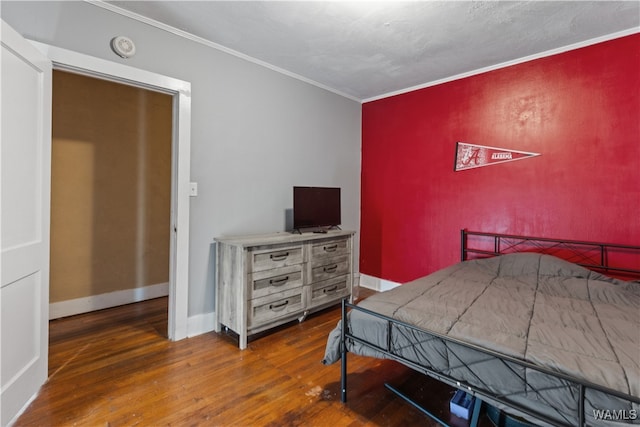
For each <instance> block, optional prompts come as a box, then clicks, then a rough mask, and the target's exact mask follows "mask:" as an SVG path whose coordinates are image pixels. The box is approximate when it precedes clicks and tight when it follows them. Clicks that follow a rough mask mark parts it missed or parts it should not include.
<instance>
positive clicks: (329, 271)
mask: <svg viewBox="0 0 640 427" xmlns="http://www.w3.org/2000/svg"><path fill="white" fill-rule="evenodd" d="M337 269H338V264H334V265H332V266H331V267H324V272H325V273H333V272H334V271H336V270H337Z"/></svg>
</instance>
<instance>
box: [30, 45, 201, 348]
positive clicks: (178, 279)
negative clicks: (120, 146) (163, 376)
mask: <svg viewBox="0 0 640 427" xmlns="http://www.w3.org/2000/svg"><path fill="white" fill-rule="evenodd" d="M29 41H30V42H31V43H32V44H33V45H34V46H35V47H36V48H37V49H38V50H40V51H41V52H42V53H43V54H45V55H46V56H47V57H48V58H49V59H50V60H51V61H52V62H53V69H54V70H61V71H67V72H72V73H76V74H81V75H85V76H88V77H93V78H98V79H102V80H109V81H112V82H116V83H121V84H126V85H129V86H134V87H138V88H143V89H148V90H152V91H155V92H161V93H165V94H168V95H171V96H172V97H173V126H172V142H171V224H170V226H171V233H170V235H171V243H170V252H169V254H170V256H169V258H170V260H169V312H168V331H167V332H168V336H169V339H170V340H172V341H178V340H181V339H183V338H186V337H187V334H188V330H187V329H188V308H189V207H190V206H189V205H190V199H189V197H190V193H189V180H190V177H191V171H190V168H191V83H190V82H186V81H183V80H178V79H175V78H172V77H167V76H163V75H161V74H157V73H152V72H150V71H146V70H141V69H138V68H134V67H131V66H128V65H124V64H120V63H117V62H111V61H107V60H104V59H100V58H96V57H93V56H89V55H85V54H82V53H78V52H74V51H70V50H67V49H62V48H58V47H55V46H51V45H47V44H44V43H40V42H35V41H32V40H29Z"/></svg>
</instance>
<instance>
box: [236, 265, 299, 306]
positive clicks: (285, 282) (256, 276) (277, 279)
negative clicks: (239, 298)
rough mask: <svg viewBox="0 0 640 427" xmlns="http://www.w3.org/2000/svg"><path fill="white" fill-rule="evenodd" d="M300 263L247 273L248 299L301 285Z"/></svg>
mask: <svg viewBox="0 0 640 427" xmlns="http://www.w3.org/2000/svg"><path fill="white" fill-rule="evenodd" d="M302 266H303V265H302V264H297V265H291V266H288V267H281V268H275V269H273V270H265V271H258V272H254V273H251V274H249V276H248V277H249V295H248V299H253V298H259V297H263V296H266V295H271V294H274V293H277V292H282V291H286V290H288V289H293V288H297V287H300V286H302V283H303V278H302V277H303V276H302V274H303V273H302Z"/></svg>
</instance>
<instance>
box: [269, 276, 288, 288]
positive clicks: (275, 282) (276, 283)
mask: <svg viewBox="0 0 640 427" xmlns="http://www.w3.org/2000/svg"><path fill="white" fill-rule="evenodd" d="M287 280H289V276H284V277H281V278H279V279H271V280H269V284H270V285H273V286H281V285H283V284H285V283H287Z"/></svg>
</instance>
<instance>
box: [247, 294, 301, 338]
mask: <svg viewBox="0 0 640 427" xmlns="http://www.w3.org/2000/svg"><path fill="white" fill-rule="evenodd" d="M303 308H304V306H303V301H302V288H295V289H290V290H288V291H284V292H279V293H278V294H277V295H269V296H266V297H262V298H256V299H253V300H251V305H250V310H249V319H248V326H249V328H252V327H257V326H260V325H262V324H265V323H269V322H271V321H274V320H277V319H279V318H281V317H285V316H288V315H290V314H295V313H301V312H302V311H303Z"/></svg>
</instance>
